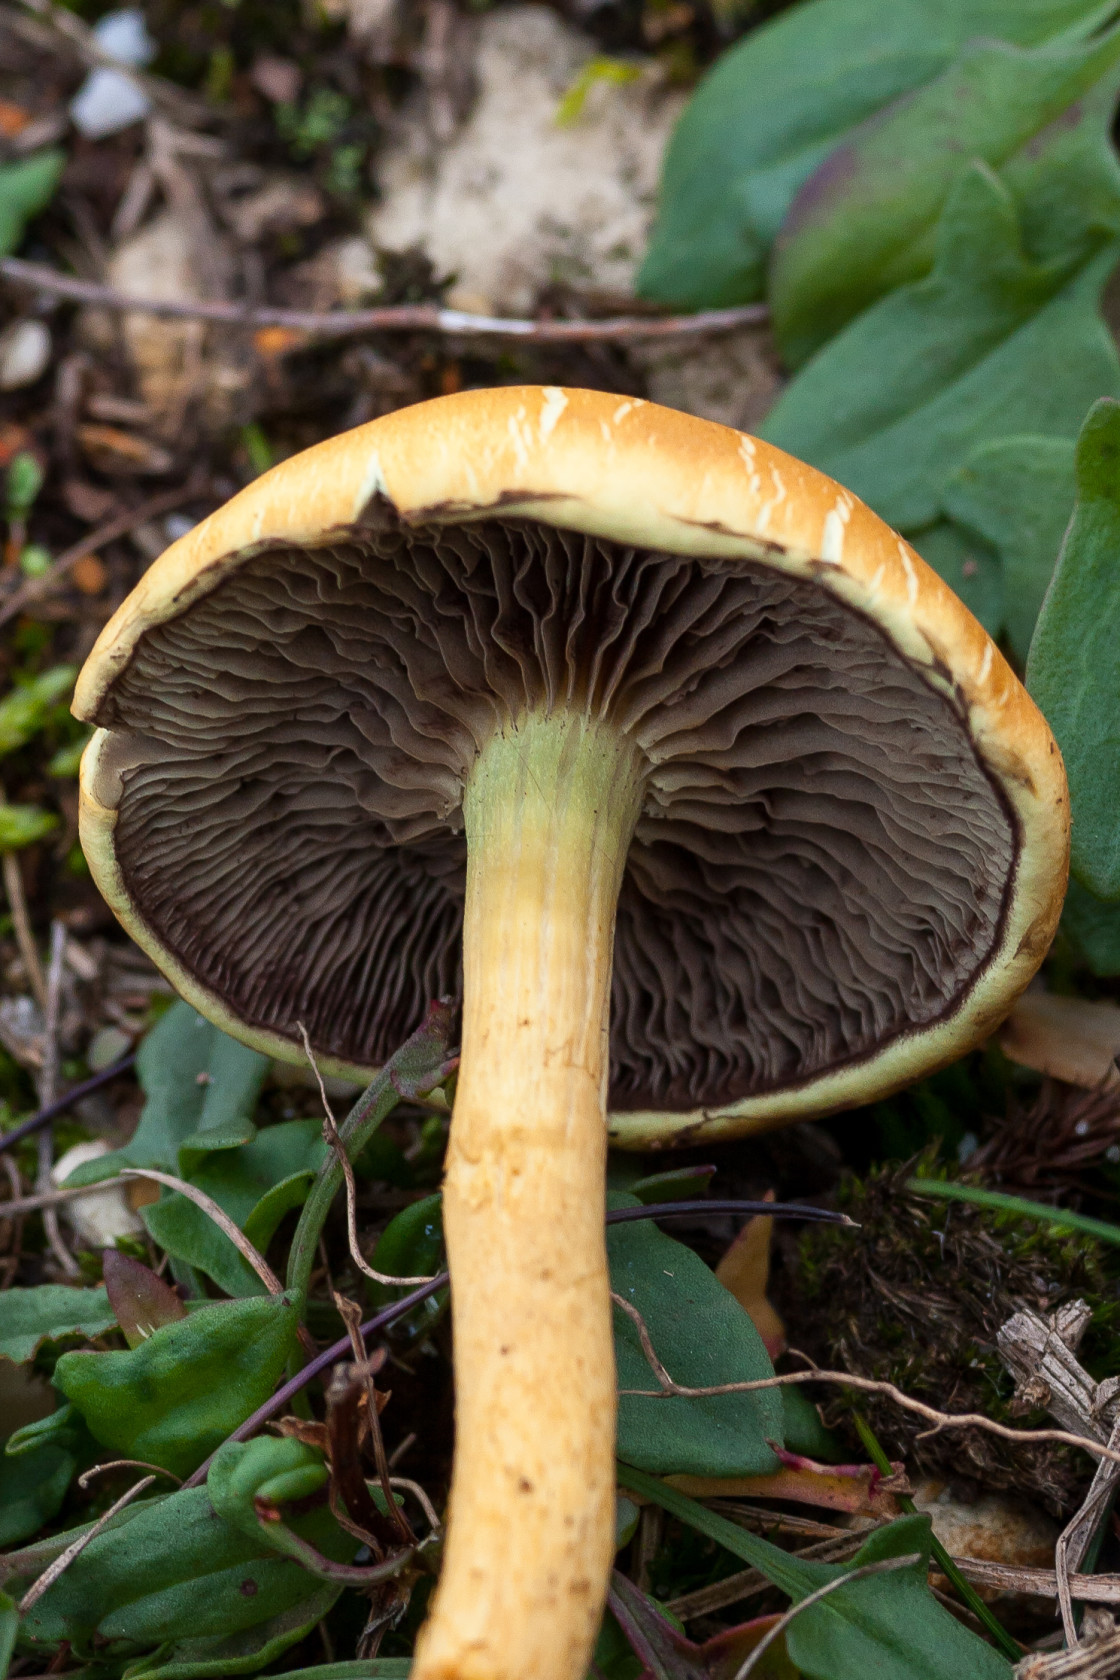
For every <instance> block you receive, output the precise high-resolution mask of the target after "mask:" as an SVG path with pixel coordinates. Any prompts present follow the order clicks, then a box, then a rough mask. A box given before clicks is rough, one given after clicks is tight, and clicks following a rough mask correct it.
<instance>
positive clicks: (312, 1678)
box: [269, 1657, 412, 1680]
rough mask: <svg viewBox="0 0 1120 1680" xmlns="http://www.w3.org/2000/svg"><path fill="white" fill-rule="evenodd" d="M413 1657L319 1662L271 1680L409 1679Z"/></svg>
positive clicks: (271, 1677)
mask: <svg viewBox="0 0 1120 1680" xmlns="http://www.w3.org/2000/svg"><path fill="white" fill-rule="evenodd" d="M411 1668H412V1658H411V1657H373V1658H372V1659H371V1660H369V1661H368V1662H336V1663H319V1664H318V1665H317V1666H316V1667H314V1668H291V1669H288V1670H287V1671H286V1672H285V1673H283V1674H273V1675H271V1676H270V1677H269V1680H408V1675H409V1670H410V1669H411Z"/></svg>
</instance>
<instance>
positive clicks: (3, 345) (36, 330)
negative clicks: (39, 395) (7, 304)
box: [0, 317, 51, 391]
mask: <svg viewBox="0 0 1120 1680" xmlns="http://www.w3.org/2000/svg"><path fill="white" fill-rule="evenodd" d="M50 359H51V335H50V330H49V328H48V327H47V326H46V325H45V324H44V322H42V321H34V320H30V319H27V318H26V317H25V318H24V319H23V320H22V321H13V322H12V324H11V326H9V327H5V329H4V331H3V332H2V333H0V391H20V390H22V389H23V387H24V386H25V385H34V383H35V381H36V380H37V379H38V378H39V376H40V374H41V373H43V372H44V370H45V369H46V366H47V363H48V362H49V361H50Z"/></svg>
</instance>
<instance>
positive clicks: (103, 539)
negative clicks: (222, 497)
mask: <svg viewBox="0 0 1120 1680" xmlns="http://www.w3.org/2000/svg"><path fill="white" fill-rule="evenodd" d="M205 491H206V483H205V480H204V479H201V478H192V479H190V480H188V482H187V483H186V484H181V485H180V486H179V488H178V489H177V490H164V491H162V492H161V493H160V495H158V496H149V498H148V500H147V501H146V502H141V503H140V505H139V507H134V508H130V509H129V510H128V512H127V513H122V514H118V516H117V518H116V519H110V520H108V521H107V522H106V523H105V524H104V525H99V526H98V528H97V529H96V531H91V532H90V533H89V535H88V536H86V537H82V538H81V540H80V541H79V542H76V543H74V544H72V546H71V547H70V548H67V549H64V550H63V552H62V553H61V554H60V555H59V557H58V559H57V560H56V561H55V562H54V564H53V565H52V566H51V567H49V569H48V570H47V571H45V572H44V573H43V575H42V577H37V578H29V579H28V580H27V582H26V583H24V584H21V585H20V587H19V588H18V589H17V590H16V592H15V594H14V595H12V596H10V597H9V598H8V600H6V601H5V602H4V604H3V605H2V606H0V626H2V625H5V624H7V623H8V622H9V620H10V619H13V618H15V617H16V615H17V614H18V613H21V612H22V611H23V609H24V608H25V607H29V606H31V605H32V604H33V603H34V602H35V601H39V600H41V599H42V598H43V596H44V595H49V594H50V593H51V591H52V590H53V589H56V588H57V587H58V585H59V584H60V583H63V582H64V581H65V579H66V577H67V576H68V575H69V573H70V572H71V571H73V569H74V567H75V566H76V565H77V564H78V561H79V560H85V559H87V558H88V557H89V556H90V555H91V554H96V552H97V550H98V549H99V548H103V547H104V546H105V544H106V543H110V542H115V541H116V539H117V538H118V537H125V536H127V535H128V533H129V532H130V531H134V530H135V529H136V527H137V526H138V525H144V524H146V523H147V521H148V520H149V519H155V518H157V517H158V516H159V515H160V514H161V513H173V512H174V511H175V509H176V508H179V507H182V506H183V504H184V502H193V501H194V500H195V499H196V498H197V497H199V496H201V495H204V494H205ZM11 855H12V854H11V853H6V854H5V858H4V864H5V876H4V879H5V882H7V861H8V858H9V857H10V856H11ZM14 919H15V918H14V915H13V920H14ZM23 954H24V953H23V946H22V944H21V945H20V955H21V956H23ZM24 962H25V965H26V957H24Z"/></svg>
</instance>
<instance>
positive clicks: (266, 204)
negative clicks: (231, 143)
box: [223, 175, 327, 245]
mask: <svg viewBox="0 0 1120 1680" xmlns="http://www.w3.org/2000/svg"><path fill="white" fill-rule="evenodd" d="M326 213H327V206H326V201H325V200H324V198H323V195H322V193H321V192H320V191H319V189H318V187H316V186H315V185H314V184H313V183H312V182H311V181H305V180H301V179H300V178H299V177H293V176H290V175H279V176H277V177H276V178H275V180H272V181H268V182H266V184H265V185H264V186H263V187H258V188H257V190H256V191H255V192H250V193H245V194H243V195H242V196H241V197H238V198H229V199H227V200H226V202H225V204H224V205H223V214H224V218H225V220H226V222H227V223H228V224H229V226H230V227H231V228H232V229H233V231H234V233H235V234H236V235H237V238H238V239H239V240H240V241H241V243H242V244H243V245H256V244H257V243H258V242H259V241H260V240H262V239H267V238H271V237H275V236H276V235H277V234H283V233H298V232H299V230H300V229H301V228H309V227H314V226H315V225H316V223H317V222H321V221H322V219H323V217H324V216H325V215H326Z"/></svg>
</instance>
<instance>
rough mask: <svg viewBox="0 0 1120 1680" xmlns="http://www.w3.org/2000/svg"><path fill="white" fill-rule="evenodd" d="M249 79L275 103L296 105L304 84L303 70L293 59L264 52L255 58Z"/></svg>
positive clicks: (258, 90) (259, 91)
mask: <svg viewBox="0 0 1120 1680" xmlns="http://www.w3.org/2000/svg"><path fill="white" fill-rule="evenodd" d="M249 80H250V81H251V82H252V84H253V86H254V87H255V88H256V90H257V92H258V93H263V94H264V96H265V98H266V99H270V100H271V101H272V103H273V104H274V105H294V104H295V102H296V100H297V99H298V98H299V90H300V88H301V87H302V86H303V71H302V70H301V69H300V67H299V65H298V64H296V63H295V61H294V60H293V59H290V58H276V57H275V56H274V55H272V54H271V53H262V54H261V56H260V57H259V58H255V59H254V60H253V64H252V68H251V69H250V71H249Z"/></svg>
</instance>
